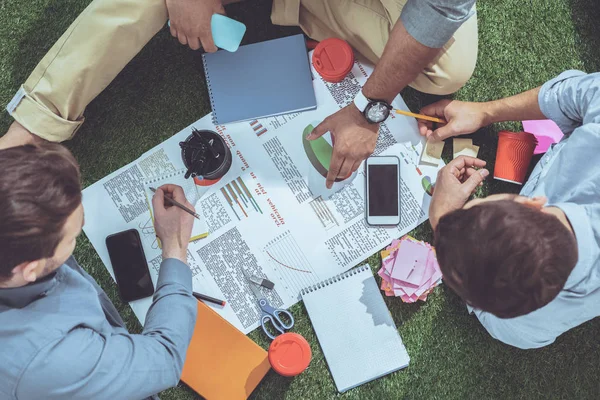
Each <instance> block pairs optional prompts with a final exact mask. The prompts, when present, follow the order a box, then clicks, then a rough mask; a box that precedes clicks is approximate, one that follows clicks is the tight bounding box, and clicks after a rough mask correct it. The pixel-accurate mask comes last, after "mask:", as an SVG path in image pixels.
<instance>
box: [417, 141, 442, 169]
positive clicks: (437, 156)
mask: <svg viewBox="0 0 600 400" xmlns="http://www.w3.org/2000/svg"><path fill="white" fill-rule="evenodd" d="M443 150H444V142H436V141H433V140H427V142H426V143H425V149H423V153H422V154H421V162H420V164H421V165H432V166H434V167H437V166H438V165H439V164H440V162H441V161H442V151H443Z"/></svg>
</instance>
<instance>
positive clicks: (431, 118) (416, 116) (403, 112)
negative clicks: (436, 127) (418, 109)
mask: <svg viewBox="0 0 600 400" xmlns="http://www.w3.org/2000/svg"><path fill="white" fill-rule="evenodd" d="M394 111H395V112H396V114H402V115H406V116H407V117H414V118H417V119H423V120H425V121H431V122H438V123H440V124H445V123H446V121H444V120H443V119H441V118H436V117H429V116H427V115H423V114H415V113H411V112H408V111H402V110H394Z"/></svg>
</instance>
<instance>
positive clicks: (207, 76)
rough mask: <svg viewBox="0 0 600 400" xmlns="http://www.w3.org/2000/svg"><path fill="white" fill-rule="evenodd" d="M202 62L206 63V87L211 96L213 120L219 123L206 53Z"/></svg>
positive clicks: (214, 122)
mask: <svg viewBox="0 0 600 400" xmlns="http://www.w3.org/2000/svg"><path fill="white" fill-rule="evenodd" d="M202 64H204V74H205V75H206V87H207V88H208V97H209V98H210V107H211V108H212V116H211V118H212V122H213V124H214V125H218V123H217V109H216V108H215V102H214V99H213V93H212V87H211V86H210V74H209V73H208V64H207V63H206V57H205V55H204V54H202Z"/></svg>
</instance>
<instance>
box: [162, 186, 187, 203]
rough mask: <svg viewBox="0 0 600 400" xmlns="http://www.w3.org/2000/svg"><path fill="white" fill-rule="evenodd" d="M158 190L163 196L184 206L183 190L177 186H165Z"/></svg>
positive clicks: (185, 199)
mask: <svg viewBox="0 0 600 400" xmlns="http://www.w3.org/2000/svg"><path fill="white" fill-rule="evenodd" d="M158 189H160V190H162V191H163V192H164V194H165V195H167V196H168V197H170V198H172V199H174V200H175V201H177V202H178V203H182V204H185V203H186V202H187V198H186V197H185V193H184V192H183V189H182V188H181V186H179V185H172V184H166V185H162V186H161V187H159V188H158ZM158 189H157V190H156V191H157V193H158ZM167 204H169V203H168V200H167Z"/></svg>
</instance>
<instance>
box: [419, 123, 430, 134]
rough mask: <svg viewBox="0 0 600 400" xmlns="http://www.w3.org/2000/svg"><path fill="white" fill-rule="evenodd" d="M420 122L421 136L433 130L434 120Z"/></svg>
mask: <svg viewBox="0 0 600 400" xmlns="http://www.w3.org/2000/svg"><path fill="white" fill-rule="evenodd" d="M418 124H419V133H420V134H421V136H428V135H427V133H428V132H432V131H431V127H432V126H433V123H432V122H430V121H423V120H419V121H418Z"/></svg>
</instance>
